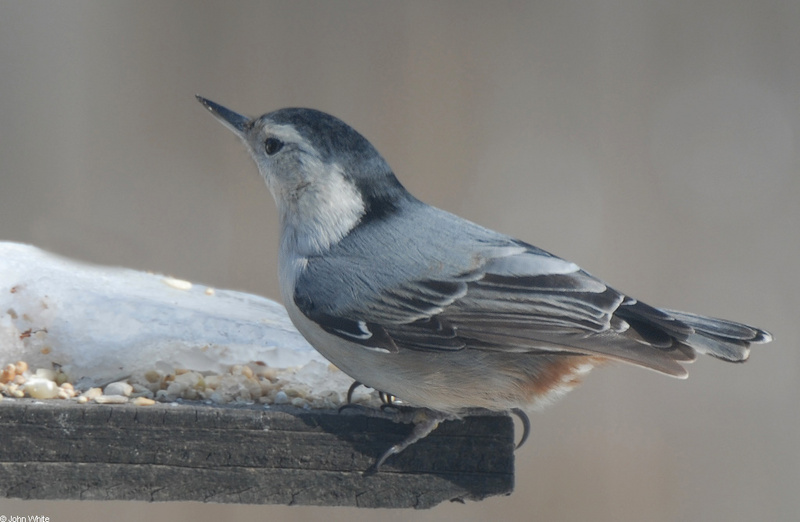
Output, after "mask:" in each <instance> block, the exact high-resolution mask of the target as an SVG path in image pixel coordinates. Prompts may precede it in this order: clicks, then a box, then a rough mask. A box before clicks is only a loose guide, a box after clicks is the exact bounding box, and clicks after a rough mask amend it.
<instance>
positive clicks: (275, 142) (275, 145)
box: [264, 138, 283, 156]
mask: <svg viewBox="0 0 800 522" xmlns="http://www.w3.org/2000/svg"><path fill="white" fill-rule="evenodd" d="M282 148H283V142H282V141H281V140H279V139H277V138H267V141H265V142H264V150H265V151H267V155H268V156H272V155H273V154H275V153H276V152H278V151H279V150H281V149H282Z"/></svg>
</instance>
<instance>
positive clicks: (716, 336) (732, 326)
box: [664, 310, 772, 362]
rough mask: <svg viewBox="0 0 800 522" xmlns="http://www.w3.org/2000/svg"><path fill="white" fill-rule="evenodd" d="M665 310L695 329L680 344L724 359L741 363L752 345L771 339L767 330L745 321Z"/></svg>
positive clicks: (747, 355) (748, 353) (745, 358)
mask: <svg viewBox="0 0 800 522" xmlns="http://www.w3.org/2000/svg"><path fill="white" fill-rule="evenodd" d="M664 312H666V313H667V314H669V315H670V316H672V317H674V318H675V319H677V320H679V321H681V322H682V323H684V324H686V325H688V326H690V327H691V328H692V329H693V330H694V333H691V334H689V335H688V336H687V337H686V339H681V341H680V342H681V344H684V345H687V346H689V347H691V348H692V349H694V350H695V351H696V352H698V353H704V354H707V355H711V356H712V357H717V358H718V359H722V360H725V361H731V362H744V361H746V360H747V358H748V357H749V355H750V345H751V344H754V343H755V344H761V343H768V342H770V341H772V334H770V333H769V332H768V331H766V330H761V329H759V328H755V327H753V326H748V325H746V324H741V323H735V322H733V321H727V320H725V319H716V318H713V317H704V316H702V315H696V314H690V313H687V312H679V311H676V310H664Z"/></svg>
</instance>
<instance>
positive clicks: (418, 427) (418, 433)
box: [364, 408, 459, 476]
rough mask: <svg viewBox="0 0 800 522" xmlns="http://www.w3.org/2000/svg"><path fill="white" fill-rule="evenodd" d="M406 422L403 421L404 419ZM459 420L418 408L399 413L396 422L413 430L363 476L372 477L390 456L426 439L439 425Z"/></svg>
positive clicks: (454, 416) (453, 416)
mask: <svg viewBox="0 0 800 522" xmlns="http://www.w3.org/2000/svg"><path fill="white" fill-rule="evenodd" d="M406 418H407V419H408V420H405V419H406ZM457 418H459V417H458V416H457V415H453V414H450V413H443V412H440V411H434V410H429V409H427V408H418V409H414V410H410V411H402V410H401V411H399V412H398V413H397V419H398V420H396V422H413V423H414V429H413V430H411V433H410V434H409V435H408V437H406V438H405V439H403V440H402V441H401V442H399V443H397V444H395V445H394V446H392V447H391V448H389V449H388V450H386V451H385V452H384V453H383V454H382V455H381V456H380V457H379V458H378V460H377V461H375V464H373V465H372V466H370V467H369V469H367V471H365V472H364V475H365V476H367V475H374V474H375V473H377V472H378V471H380V467H381V466H382V465H383V463H384V462H386V459H388V458H389V457H391V456H392V455H397V454H398V453H400V452H401V451H403V450H404V449H406V448H407V447H409V446H411V445H412V444H414V443H415V442H418V441H420V440H422V439H424V438H425V437H427V436H428V435H429V434H430V433H431V432H432V431H433V430H435V429H436V428H437V427H438V426H439V423H441V422H442V421H445V420H450V419H457Z"/></svg>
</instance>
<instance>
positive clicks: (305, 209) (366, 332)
mask: <svg viewBox="0 0 800 522" xmlns="http://www.w3.org/2000/svg"><path fill="white" fill-rule="evenodd" d="M197 99H198V101H199V102H200V103H201V104H202V105H203V106H204V107H205V108H206V109H208V111H210V112H211V114H212V115H214V116H215V117H216V118H217V119H218V120H219V121H220V122H222V123H223V124H224V125H225V126H226V127H227V128H228V129H230V130H231V131H233V132H234V134H236V135H237V136H238V137H239V138H240V139H241V141H242V142H244V144H245V146H246V147H247V149H248V151H249V152H250V154H251V156H252V158H253V160H254V161H255V163H256V165H257V167H258V170H259V172H260V174H261V176H262V177H263V178H264V181H265V182H266V185H267V187H268V188H269V191H270V192H271V194H272V196H273V198H274V200H275V203H276V206H277V209H278V214H279V219H280V248H279V271H278V272H279V280H280V289H281V296H282V299H283V303H284V305H285V306H286V309H287V312H288V315H289V318H290V319H291V321H292V323H293V324H294V325H295V326H296V328H297V329H298V330H299V331H300V333H301V334H302V335H303V336H304V337H305V338H306V339H307V340H308V342H309V343H310V344H311V345H312V346H313V347H314V348H315V349H316V350H317V351H319V352H320V353H321V354H322V355H323V356H324V357H325V358H327V359H328V360H329V361H330V362H331V363H333V364H334V365H335V366H336V367H338V368H339V369H340V370H342V371H343V372H345V373H346V374H347V375H349V376H350V377H352V378H353V379H354V380H355V381H356V383H363V384H364V385H366V386H369V387H371V388H374V389H376V390H380V391H381V392H382V393H383V394H384V395H385V396H389V397H397V398H399V399H401V400H402V401H403V403H404V404H409V405H412V406H414V407H417V408H418V413H417V414H415V415H414V417H413V422H414V428H413V430H412V431H411V433H410V434H409V435H408V437H407V438H406V439H404V440H403V441H401V442H400V443H398V444H395V445H393V446H392V447H390V448H389V449H388V450H386V451H385V452H384V453H383V454H382V455H380V456H379V457H378V459H377V460H376V462H375V464H373V466H372V467H371V468H370V470H368V471H372V472H377V471H378V470H379V469H380V466H381V465H382V464H383V463H384V462H385V461H386V460H387V459H388V458H389V457H390V456H392V455H394V454H397V453H399V452H401V451H403V450H404V449H405V448H407V447H408V446H409V445H411V444H413V443H414V442H416V441H418V440H420V439H422V438H424V437H425V436H427V435H428V434H429V433H430V432H431V431H433V430H434V429H435V428H436V427H437V426H438V425H439V423H441V422H443V421H445V420H449V419H458V418H461V417H462V416H464V415H466V414H468V413H469V412H472V411H476V410H477V411H488V412H497V413H508V412H515V413H518V414H521V415H523V417H524V413H523V412H524V411H529V410H531V409H536V408H539V407H542V406H544V405H547V404H549V403H552V402H553V401H555V400H556V399H558V398H559V397H561V396H563V395H564V394H565V393H567V392H568V391H570V390H572V389H573V388H575V387H576V386H577V385H578V384H579V383H580V382H581V380H582V378H583V377H584V376H585V375H586V374H587V373H588V372H589V371H590V370H592V369H593V368H594V367H597V366H601V365H603V364H605V363H608V362H613V361H617V362H623V363H628V364H631V365H635V366H639V367H643V368H647V369H650V370H654V371H656V372H659V373H662V374H666V375H669V376H672V377H677V378H685V377H686V376H687V372H686V369H685V368H684V366H683V364H684V363H688V362H691V361H693V360H695V359H696V357H697V355H698V354H705V355H710V356H712V357H715V358H717V359H721V360H724V361H731V362H742V361H745V360H746V359H747V358H748V356H749V352H750V345H751V344H759V343H767V342H770V341H771V340H772V335H771V334H770V333H769V332H767V331H766V330H763V329H760V328H756V327H753V326H748V325H746V324H741V323H737V322H733V321H728V320H724V319H716V318H711V317H705V316H702V315H696V314H693V313H687V312H680V311H677V310H671V309H667V308H657V307H654V306H650V305H648V304H646V303H644V302H642V301H640V300H637V299H635V298H633V297H631V296H629V295H627V294H625V293H622V292H620V291H618V290H615V289H614V288H612V287H611V286H609V285H608V284H606V283H605V282H603V281H602V280H600V279H598V278H597V277H595V276H593V275H591V274H590V273H588V272H586V271H584V270H583V269H581V268H580V267H579V266H578V265H576V264H575V263H573V262H570V261H567V260H565V259H562V258H560V257H557V256H555V255H553V254H551V253H549V252H547V251H545V250H542V249H540V248H537V247H535V246H533V245H531V244H529V243H526V242H524V241H521V240H519V239H516V238H513V237H511V236H508V235H505V234H502V233H500V232H495V231H493V230H490V229H488V228H485V227H482V226H480V225H478V224H475V223H473V222H470V221H468V220H466V219H463V218H461V217H458V216H456V215H454V214H452V213H449V212H446V211H444V210H441V209H438V208H436V207H433V206H430V205H428V204H426V203H424V202H422V201H420V200H419V199H417V198H415V197H414V196H413V195H411V194H410V193H409V192H408V191H407V190H406V189H405V188H404V187H403V185H402V184H401V183H400V181H399V180H398V179H397V177H396V175H395V173H394V172H393V170H392V169H391V167H390V166H389V164H388V163H387V162H386V160H384V158H383V157H382V156H381V155H380V153H379V152H378V151H377V150H376V148H375V147H374V146H373V145H372V144H371V143H370V142H369V141H368V140H367V139H366V138H365V137H364V136H362V135H361V134H360V133H358V132H357V131H356V130H355V129H353V128H352V127H351V126H349V125H348V124H346V123H344V122H343V121H342V120H340V119H338V118H336V117H334V116H331V115H330V114H327V113H325V112H321V111H318V110H315V109H309V108H283V109H279V110H275V111H273V112H269V113H266V114H264V115H262V116H259V117H255V118H250V117H246V116H243V115H241V114H239V113H236V112H234V111H232V110H230V109H227V108H226V107H223V106H222V105H219V104H217V103H215V102H212V101H210V100H208V99H205V98H203V97H201V96H197ZM419 412H421V414H420V413H419ZM523 421H524V422H525V428H526V435H525V436H527V430H528V426H529V425H528V422H527V417H524V418H523ZM525 436H523V438H524V437H525Z"/></svg>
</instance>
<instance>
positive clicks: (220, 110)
mask: <svg viewBox="0 0 800 522" xmlns="http://www.w3.org/2000/svg"><path fill="white" fill-rule="evenodd" d="M195 96H196V98H197V101H199V102H200V103H202V104H203V107H205V108H206V109H208V110H209V111H210V112H211V114H213V115H214V117H215V118H217V119H218V120H219V121H221V122H222V124H223V125H225V126H226V127H228V128H229V129H230V130H232V131H233V132H235V133H236V134H238V135H239V136H243V135H244V134H245V132H247V128H248V127H249V125H250V118H247V117H245V116H242V115H241V114H238V113H235V112H233V111H232V110H230V109H226V108H225V107H223V106H222V105H220V104H218V103H214V102H213V101H211V100H207V99H205V98H203V97H202V96H198V95H195Z"/></svg>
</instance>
